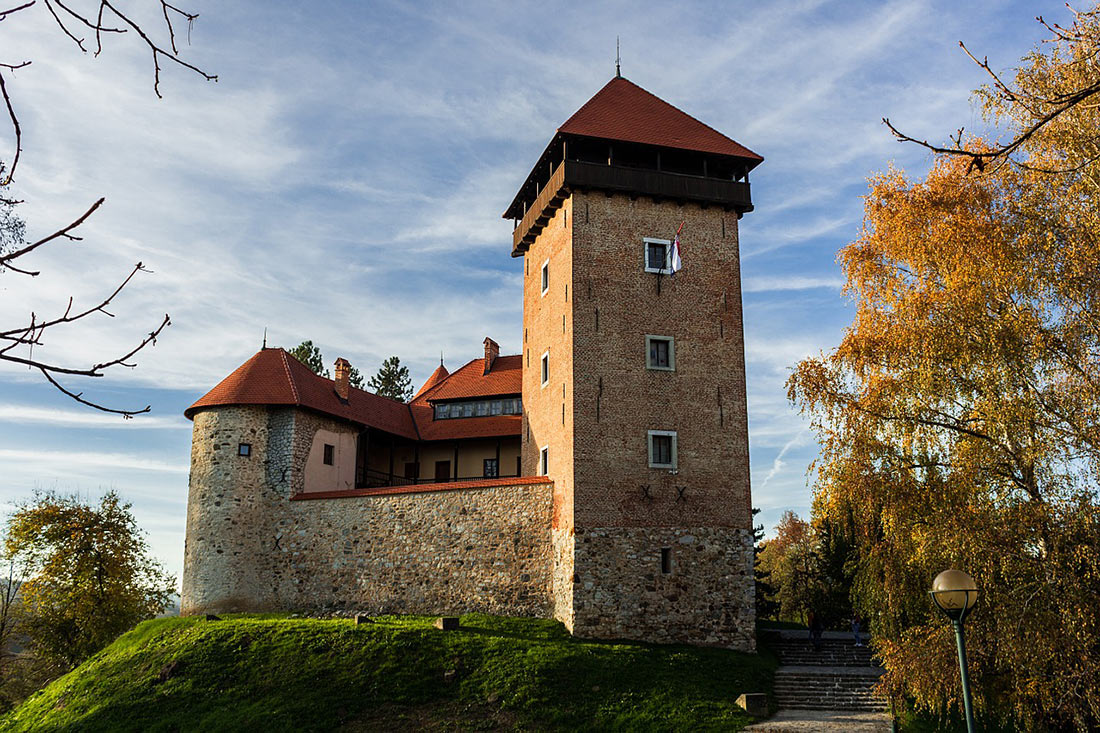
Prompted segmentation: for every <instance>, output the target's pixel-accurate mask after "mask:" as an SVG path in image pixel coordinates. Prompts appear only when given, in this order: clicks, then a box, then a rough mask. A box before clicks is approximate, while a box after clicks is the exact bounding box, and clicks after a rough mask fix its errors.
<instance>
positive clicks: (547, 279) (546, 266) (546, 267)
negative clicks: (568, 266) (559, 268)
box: [542, 260, 550, 295]
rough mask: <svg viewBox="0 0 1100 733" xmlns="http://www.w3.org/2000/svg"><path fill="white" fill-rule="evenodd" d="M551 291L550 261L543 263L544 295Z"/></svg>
mask: <svg viewBox="0 0 1100 733" xmlns="http://www.w3.org/2000/svg"><path fill="white" fill-rule="evenodd" d="M549 289H550V260H547V261H546V262H543V263H542V294H543V295H546V291H547V290H549Z"/></svg>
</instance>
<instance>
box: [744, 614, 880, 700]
mask: <svg viewBox="0 0 1100 733" xmlns="http://www.w3.org/2000/svg"><path fill="white" fill-rule="evenodd" d="M761 635H762V637H763V641H764V643H765V644H767V646H769V647H770V648H771V649H772V650H773V651H775V653H776V654H777V655H778V656H779V663H780V667H779V669H777V670H776V672H775V697H776V702H777V703H778V704H779V707H780V708H781V709H788V708H796V709H804V710H847V711H853V712H854V711H882V710H885V709H886V701H885V700H884V699H882V698H878V697H875V696H873V695H872V694H871V688H872V686H873V685H874V684H875V682H876V681H877V680H878V678H879V676H880V675H881V674H882V668H881V667H877V666H875V664H874V661H873V660H872V658H871V650H870V649H868V648H867V647H866V646H862V647H857V646H855V644H854V643H853V639H852V635H851V634H844V633H841V632H828V631H827V632H825V633H824V634H823V637H822V640H821V648H820V649H818V650H816V651H815V650H814V648H813V645H811V644H810V641H809V639H808V637H807V632H805V631H787V630H783V631H764V632H762V633H761ZM866 643H867V641H866V637H865V638H864V644H866Z"/></svg>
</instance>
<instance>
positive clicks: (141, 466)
mask: <svg viewBox="0 0 1100 733" xmlns="http://www.w3.org/2000/svg"><path fill="white" fill-rule="evenodd" d="M0 460H3V461H10V462H12V463H20V464H26V465H30V466H34V465H40V466H57V467H60V470H61V472H63V473H64V474H65V475H70V474H73V473H76V472H79V471H88V470H92V469H121V470H126V471H152V472H157V473H160V472H167V473H187V472H188V471H189V470H190V467H189V466H188V465H187V464H186V463H172V462H170V461H164V460H161V459H157V458H146V457H144V456H139V455H134V454H130V453H106V452H104V453H100V452H94V451H63V450H22V449H16V448H0ZM43 473H45V474H47V475H48V474H49V473H51V471H49V470H46V471H44V472H43Z"/></svg>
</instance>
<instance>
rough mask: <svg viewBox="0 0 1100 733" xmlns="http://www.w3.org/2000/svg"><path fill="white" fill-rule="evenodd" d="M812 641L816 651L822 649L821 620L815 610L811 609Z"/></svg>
mask: <svg viewBox="0 0 1100 733" xmlns="http://www.w3.org/2000/svg"><path fill="white" fill-rule="evenodd" d="M810 642H811V643H812V644H813V645H814V651H815V652H818V651H821V620H820V619H819V618H818V617H817V614H816V613H814V612H813V611H810Z"/></svg>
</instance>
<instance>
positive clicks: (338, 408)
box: [183, 349, 417, 439]
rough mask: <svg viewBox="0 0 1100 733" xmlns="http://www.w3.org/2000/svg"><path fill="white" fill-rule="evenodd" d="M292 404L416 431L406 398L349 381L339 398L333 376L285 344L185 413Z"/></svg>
mask: <svg viewBox="0 0 1100 733" xmlns="http://www.w3.org/2000/svg"><path fill="white" fill-rule="evenodd" d="M223 405H288V406H295V407H306V408H309V409H311V410H316V411H317V412H321V413H324V414H326V415H332V416H333V417H339V418H343V419H345V420H350V421H352V422H357V423H361V424H363V425H369V426H371V427H376V428H379V429H380V430H385V431H386V432H388V433H393V434H395V435H401V436H404V437H406V438H413V439H415V438H416V437H417V431H416V426H415V425H414V423H413V419H412V416H411V415H410V413H409V408H408V405H406V404H405V403H404V402H398V401H397V400H391V399H389V398H386V397H380V396H379V395H376V394H374V393H373V392H367V391H366V390H362V389H356V388H355V387H351V388H350V389H349V391H348V399H347V400H341V399H340V396H339V395H338V394H336V390H335V388H334V385H333V382H332V380H331V379H325V378H324V377H319V376H317V375H316V374H314V373H313V372H312V371H310V369H309V367H307V366H306V365H305V364H303V363H302V362H300V361H298V360H297V359H295V358H294V357H293V356H291V355H290V354H288V353H287V352H286V351H284V350H283V349H261V350H260V351H258V352H256V354H255V355H254V356H253V357H252V358H251V359H249V360H248V361H246V362H245V363H244V364H241V365H240V366H239V367H237V369H236V370H235V371H234V372H233V373H232V374H230V375H229V376H228V377H226V378H225V379H223V380H222V381H221V382H219V383H218V385H217V386H216V387H214V389H212V390H210V391H209V392H207V393H206V394H205V395H203V396H202V397H201V398H200V399H199V400H198V401H197V402H195V404H193V405H191V406H190V407H188V408H187V409H186V410H184V413H183V414H184V415H185V416H186V417H189V418H190V417H193V416H194V414H195V413H196V412H197V411H198V410H200V409H202V408H204V407H216V406H223Z"/></svg>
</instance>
